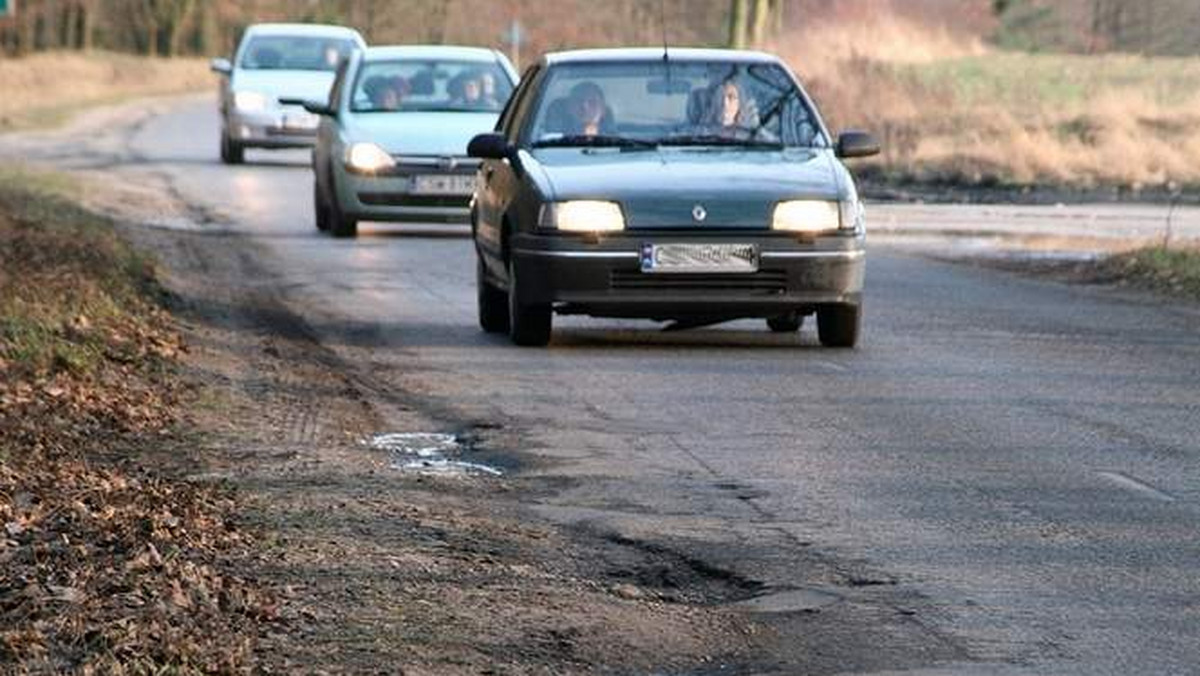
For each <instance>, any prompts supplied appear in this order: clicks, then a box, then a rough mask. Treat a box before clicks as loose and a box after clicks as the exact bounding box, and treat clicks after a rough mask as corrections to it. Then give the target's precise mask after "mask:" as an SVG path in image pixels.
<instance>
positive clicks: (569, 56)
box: [544, 47, 780, 65]
mask: <svg viewBox="0 0 1200 676" xmlns="http://www.w3.org/2000/svg"><path fill="white" fill-rule="evenodd" d="M662 58H663V48H662V47H617V48H607V49H573V50H570V51H563V52H551V53H549V54H546V55H545V57H544V60H545V62H546V64H548V65H555V64H560V63H618V62H622V61H661V60H662ZM667 58H668V59H669V60H671V61H674V62H686V61H697V62H708V61H724V62H729V61H736V62H744V63H780V61H779V57H777V56H775V55H773V54H768V53H766V52H759V51H754V50H748V49H701V48H695V47H668V48H667Z"/></svg>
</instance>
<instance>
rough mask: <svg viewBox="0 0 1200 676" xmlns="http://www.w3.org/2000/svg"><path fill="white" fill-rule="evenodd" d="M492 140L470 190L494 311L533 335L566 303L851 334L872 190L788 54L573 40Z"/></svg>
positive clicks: (866, 140) (493, 317)
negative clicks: (851, 167) (856, 175)
mask: <svg viewBox="0 0 1200 676" xmlns="http://www.w3.org/2000/svg"><path fill="white" fill-rule="evenodd" d="M496 129H497V131H496V132H494V133H491V134H482V135H479V136H476V137H475V138H474V139H472V141H471V144H470V146H469V148H468V153H469V154H470V155H471V156H473V157H478V158H482V159H483V162H482V163H481V164H480V167H479V174H478V181H477V188H476V192H475V196H474V199H473V201H472V205H471V225H472V232H473V234H474V240H475V246H476V251H477V253H478V261H477V275H478V281H477V284H478V295H479V322H480V324H481V325H482V327H483V329H484V330H486V331H492V332H504V331H507V332H508V334H509V335H510V337H511V338H512V340H513V341H514V342H515V343H517V344H519V345H545V344H547V343H548V342H549V341H550V337H551V325H552V320H553V316H554V314H555V313H559V314H586V315H592V316H598V317H635V318H646V319H653V320H657V321H663V322H671V323H672V324H671V327H673V328H688V327H696V326H704V325H708V324H714V323H718V322H724V321H730V320H735V319H745V318H756V317H757V318H763V319H765V320H766V323H767V326H768V327H769V328H770V330H772V331H797V330H799V329H800V327H801V324H802V322H803V319H804V317H805V316H807V315H812V314H815V315H816V319H817V334H818V337H819V338H820V341H821V343H822V344H824V345H827V346H834V347H853V346H854V345H855V344H856V343H857V342H858V337H859V327H860V324H861V320H862V288H863V271H864V267H865V258H864V256H865V249H864V244H865V224H864V215H863V207H862V204H861V202H860V201H859V199H858V194H857V191H856V189H855V185H854V179H853V178H852V177H851V175H850V172H848V171H847V170H846V168H845V167H844V166H843V165H842V162H841V158H848V157H860V156H865V155H871V154H875V153H877V152H879V147H878V145H877V144H876V142H875V141H874V139H872V138H871V136H870V135H868V134H865V133H862V132H846V133H843V134H842V135H841V136H840V137H838V138H837V139H836V140H834V139H832V138H831V137H830V135H829V132H828V131H827V130H826V128H825V125H824V123H823V122H822V121H821V118H820V116H819V115H818V114H817V112H816V109H815V107H814V106H813V103H812V100H811V99H810V98H809V97H808V95H807V94H806V93H805V92H804V89H803V88H802V87H801V86H800V83H799V82H798V81H797V80H796V78H795V76H794V75H793V74H792V73H791V71H789V70H788V68H787V67H786V66H785V65H784V64H783V63H782V62H781V61H780V60H779V59H777V58H775V57H773V56H770V55H768V54H763V53H759V52H744V51H725V50H697V49H671V50H669V51H664V50H663V49H610V50H587V51H573V52H561V53H557V54H549V55H547V56H545V57H544V58H543V59H542V60H541V61H540V62H539V63H538V64H536V65H534V66H532V67H530V68H529V70H527V71H526V73H525V76H524V77H523V78H522V80H521V84H520V86H519V87H518V89H517V90H516V92H515V93H514V94H513V96H512V98H511V99H510V100H509V102H508V105H507V107H506V108H505V110H504V112H503V113H502V114H501V116H500V119H499V121H498V123H497V126H496Z"/></svg>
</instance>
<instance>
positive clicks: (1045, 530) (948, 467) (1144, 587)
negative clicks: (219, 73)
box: [0, 97, 1200, 675]
mask: <svg viewBox="0 0 1200 676" xmlns="http://www.w3.org/2000/svg"><path fill="white" fill-rule="evenodd" d="M214 108H215V106H214V105H213V103H212V101H211V100H210V99H209V98H208V97H205V98H192V99H185V100H181V101H179V102H175V103H162V102H160V103H157V104H155V107H153V108H152V109H150V110H148V111H145V112H144V113H143V114H141V115H140V117H139V119H138V120H137V121H136V123H130V122H129V121H128V120H126V121H125V122H120V123H119V121H116V120H115V121H114V123H113V124H112V125H111V127H112V128H111V131H110V133H108V134H105V135H101V136H100V137H96V138H93V137H90V136H86V137H85V136H81V137H78V138H76V139H75V140H71V137H70V135H65V136H58V137H56V138H57V139H58V140H57V141H51V140H48V139H51V138H52V137H51V135H45V136H43V137H40V138H41V139H42V140H41V141H38V142H30V143H28V144H23V143H24V142H22V143H21V144H18V143H15V142H13V143H9V144H7V147H5V146H6V143H5V141H4V139H0V153H2V154H6V155H8V156H9V157H12V156H13V155H16V156H18V157H25V158H26V159H33V160H41V161H44V162H49V163H51V164H55V165H56V166H72V163H74V165H75V166H77V167H83V168H91V169H93V170H95V169H98V168H99V169H103V170H104V171H108V172H111V173H113V174H114V175H116V176H127V177H128V180H131V181H142V182H144V185H145V186H146V190H147V191H168V192H170V193H171V194H172V195H173V197H174V198H176V199H177V200H182V201H183V202H185V203H186V205H187V207H188V208H187V209H186V210H185V213H184V214H183V215H182V216H179V215H178V214H177V215H176V216H175V217H169V218H164V219H163V220H162V221H161V222H160V223H159V225H160V226H162V227H180V228H188V229H191V230H199V231H202V232H211V233H213V235H214V236H221V235H222V233H231V232H232V233H237V234H238V235H239V237H240V238H245V239H247V240H249V241H251V242H253V243H254V244H255V248H254V250H253V251H252V252H249V253H250V254H252V255H256V256H260V257H261V258H262V260H260V261H258V262H259V263H260V264H261V265H262V267H263V268H264V269H266V270H269V271H270V274H269V275H266V276H264V278H263V279H262V280H261V284H263V285H264V286H271V287H274V288H277V289H279V290H280V291H281V292H282V293H283V294H285V295H286V298H287V300H288V303H289V306H290V307H291V309H292V310H293V311H294V312H295V313H296V314H298V315H299V316H300V317H301V318H302V319H303V320H304V321H305V323H306V324H307V325H308V327H310V328H311V330H312V331H313V333H314V335H316V336H317V337H318V339H319V340H320V342H321V343H322V344H323V345H324V346H326V347H328V348H329V349H332V350H334V351H335V352H337V353H338V354H339V355H340V356H342V357H343V358H345V359H346V360H348V361H350V362H352V363H356V364H360V365H361V368H362V369H363V370H364V371H367V372H370V373H372V374H374V375H375V378H376V381H377V382H383V383H386V384H387V386H388V387H391V388H395V389H396V390H397V391H402V392H404V393H405V394H406V396H407V397H409V398H410V399H411V400H413V401H419V402H420V405H421V406H422V407H424V408H425V409H426V410H428V411H429V412H430V414H431V415H433V416H434V417H435V418H436V419H439V420H441V421H443V422H444V423H445V424H446V425H447V426H453V425H454V424H456V422H461V421H471V422H472V423H475V424H478V423H479V422H481V421H483V422H487V423H489V424H493V425H497V426H502V429H503V434H502V435H499V437H498V438H500V439H502V441H499V442H497V445H498V446H502V447H499V448H495V449H491V451H492V452H494V453H496V454H497V456H504V457H505V458H507V459H508V462H509V463H510V464H509V465H506V466H505V468H506V469H507V470H508V471H509V473H510V476H512V477H519V478H520V480H521V481H522V482H540V483H539V485H541V486H543V487H545V489H544V490H538V491H530V495H529V498H528V499H529V502H530V504H531V506H532V507H533V509H534V510H535V511H536V513H537V514H539V515H540V516H542V517H544V518H545V519H548V520H550V521H552V522H555V523H558V524H562V525H565V526H567V527H571V528H579V529H587V530H591V531H595V532H602V533H607V534H609V537H615V538H621V539H623V541H628V542H636V543H639V546H643V547H652V548H653V547H659V548H663V549H664V550H667V549H669V550H670V551H673V552H680V553H681V556H683V557H685V560H686V561H688V562H689V564H688V565H689V566H691V567H692V568H694V569H696V570H700V571H708V572H709V573H710V574H712V575H719V576H726V577H728V579H730V580H733V581H735V582H736V584H735V586H736V587H738V588H739V589H751V590H753V592H754V594H756V595H758V596H761V597H764V598H763V600H761V601H760V602H758V603H757V604H751V605H750V606H749V608H748V609H749V611H752V612H757V613H760V615H761V618H762V621H763V622H765V623H768V624H770V625H772V626H774V627H775V628H776V629H777V630H778V632H779V635H780V636H781V637H783V638H782V639H781V640H780V641H779V643H778V645H777V646H775V647H774V648H773V651H774V653H775V654H773V655H771V656H769V659H765V660H764V661H763V663H764V664H768V665H769V664H775V665H778V670H779V671H780V672H781V673H791V671H790V669H791V668H794V667H795V665H803V666H804V668H805V670H806V671H807V672H810V673H888V670H889V669H896V670H903V671H904V672H905V673H922V674H1081V675H1082V674H1088V675H1092V674H1114V675H1116V674H1134V673H1144V674H1184V673H1195V669H1196V665H1197V664H1200V629H1198V627H1200V574H1198V572H1197V562H1198V561H1200V520H1198V519H1197V517H1198V516H1200V509H1198V507H1200V441H1198V438H1200V307H1196V306H1194V305H1188V304H1182V303H1178V302H1170V303H1168V302H1165V301H1163V300H1161V299H1158V298H1155V297H1153V296H1149V295H1145V294H1140V293H1130V292H1128V291H1116V290H1113V289H1109V288H1102V287H1092V286H1079V285H1067V284H1060V283H1055V282H1049V281H1044V280H1038V279H1030V278H1023V277H1020V276H1016V275H1013V274H1010V273H1005V272H999V271H995V270H989V269H986V268H979V267H973V266H964V265H957V264H953V263H947V262H939V261H934V260H931V259H930V258H927V257H924V256H922V255H920V252H919V250H917V249H916V248H915V247H913V246H911V245H906V246H898V245H896V242H895V241H893V239H892V238H886V239H885V238H879V241H878V242H873V246H872V248H871V250H870V253H869V256H868V271H867V289H866V297H865V324H864V331H865V333H864V340H863V342H862V345H861V347H860V349H858V350H855V351H840V350H828V349H823V348H821V347H819V345H818V343H817V341H816V336H815V331H814V328H813V326H812V324H811V323H808V324H806V325H805V327H804V329H803V330H802V331H801V333H800V334H799V335H798V336H786V335H784V336H781V335H775V334H771V333H768V332H767V331H766V330H765V327H764V326H762V325H761V322H753V321H744V322H735V323H731V324H726V325H721V326H718V327H712V328H708V329H703V330H694V331H687V332H679V333H662V332H660V331H658V330H657V327H656V325H654V324H652V323H639V322H626V321H615V320H594V319H588V318H574V317H571V318H558V319H557V320H556V333H555V336H554V340H553V343H552V344H551V346H550V347H549V348H548V349H545V350H531V349H520V348H515V347H512V346H510V345H509V344H508V343H507V342H506V341H505V340H504V339H501V338H497V337H493V336H488V335H485V334H483V333H482V332H481V331H480V330H479V329H478V326H477V323H476V319H475V295H474V294H475V292H474V268H473V259H472V256H473V254H472V251H471V243H470V240H469V239H468V238H467V237H466V236H465V232H464V231H463V230H462V229H456V228H447V227H440V226H439V227H434V226H431V227H413V226H379V227H376V226H373V225H371V224H366V225H364V226H363V227H362V228H361V232H362V235H361V236H360V238H359V239H357V240H355V241H335V240H332V239H330V238H328V237H325V236H323V235H321V234H319V233H318V232H317V231H316V230H315V229H314V227H313V225H312V214H311V187H310V186H311V174H310V172H309V169H308V167H307V155H306V154H305V153H304V152H284V153H266V152H263V153H256V152H254V151H251V152H250V153H249V154H248V164H247V165H246V166H242V167H235V168H230V167H225V166H222V165H220V164H219V162H218V159H217V117H216V114H215V110H214ZM64 139H66V140H65V141H64ZM39 143H41V145H39ZM50 148H53V150H51V149H50ZM122 172H125V173H122ZM981 209H985V211H982V212H980V213H979V214H977V215H976V216H974V217H973V216H972V214H971V212H970V208H969V207H954V209H953V210H948V211H942V210H940V209H939V208H938V207H936V206H931V205H924V206H922V207H920V208H897V207H887V206H878V207H874V208H872V210H871V212H870V213H871V215H872V217H875V218H878V219H880V222H881V223H886V224H887V226H886V228H885V229H887V230H889V231H895V230H897V229H900V230H904V222H905V220H911V221H912V228H911V231H913V232H918V233H924V232H925V230H926V229H927V228H928V227H933V226H932V225H930V224H936V222H938V220H939V219H943V220H952V221H953V222H954V223H962V222H966V223H968V224H969V223H971V222H972V218H975V219H976V220H977V221H978V222H980V223H983V224H984V226H978V227H974V226H969V225H968V226H963V228H964V231H965V232H970V233H976V232H978V231H980V230H986V231H987V232H992V231H994V230H995V229H996V228H1004V227H1006V224H1008V223H1019V225H1020V229H1021V234H1023V235H1024V234H1028V233H1027V232H1025V231H1026V230H1028V229H1030V228H1033V229H1035V230H1036V229H1037V224H1038V223H1043V224H1044V227H1045V228H1046V229H1053V228H1054V227H1055V224H1056V223H1058V224H1061V223H1062V218H1063V216H1062V212H1061V211H1058V212H1055V211H1054V208H1053V207H1048V208H1044V209H1046V210H1045V211H1038V209H1036V208H1027V209H1022V210H1021V211H1020V214H1021V215H1020V216H1019V217H1017V216H1015V215H1013V214H1009V217H1007V218H1006V217H1005V216H1004V214H1005V211H1004V210H1003V209H997V208H994V207H993V208H981ZM1088 209H1089V208H1088V207H1073V208H1072V209H1071V211H1070V214H1071V223H1072V225H1071V227H1072V228H1078V227H1080V225H1079V224H1080V223H1087V222H1089V220H1088V219H1089V217H1088ZM1092 212H1093V216H1092V220H1091V221H1090V222H1099V223H1112V224H1114V228H1115V231H1116V232H1117V233H1118V236H1120V237H1124V236H1126V235H1128V234H1129V232H1128V231H1126V230H1123V229H1122V227H1123V226H1122V224H1123V223H1126V222H1137V223H1149V224H1150V225H1147V226H1145V227H1146V228H1149V229H1150V230H1153V223H1154V222H1156V221H1155V219H1156V218H1157V217H1156V216H1153V215H1151V216H1145V214H1146V213H1147V208H1145V207H1132V208H1130V210H1128V211H1123V210H1122V208H1121V207H1117V206H1104V207H1095V208H1093V209H1092ZM1014 213H1015V212H1014ZM997 214H999V215H997ZM1039 214H1041V215H1042V218H1041V220H1040V221H1039V220H1038V218H1039ZM1055 214H1057V216H1056V215H1055ZM1123 215H1124V216H1123ZM1126 216H1127V217H1128V218H1125V217H1126ZM1179 218H1180V219H1181V221H1180V222H1181V223H1184V224H1185V225H1183V226H1180V227H1182V228H1184V231H1185V232H1186V228H1187V227H1190V226H1187V225H1186V224H1187V223H1189V222H1191V219H1195V218H1196V212H1194V211H1192V210H1189V209H1184V210H1181V212H1180V217H1179ZM922 219H925V220H922ZM985 226H986V227H985ZM1137 227H1142V226H1137ZM1038 234H1041V231H1038ZM1051 234H1053V233H1051ZM1065 234H1080V233H1065ZM1082 234H1083V235H1085V236H1088V237H1091V236H1092V235H1095V234H1097V233H1095V232H1090V231H1085V232H1083V233H1082ZM1101 234H1102V233H1101ZM1146 236H1148V237H1149V236H1153V233H1152V232H1150V233H1149V234H1146ZM234 241H238V240H234V239H231V242H234ZM380 431H381V432H384V431H393V430H380ZM498 480H499V481H505V480H507V479H498ZM665 574H669V571H667V573H665ZM740 602H741V603H745V600H744V599H741V600H740Z"/></svg>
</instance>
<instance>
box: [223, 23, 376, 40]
mask: <svg viewBox="0 0 1200 676" xmlns="http://www.w3.org/2000/svg"><path fill="white" fill-rule="evenodd" d="M246 33H247V34H251V33H253V34H254V35H296V36H314V37H338V38H351V39H353V40H357V41H360V42H362V41H363V39H362V35H360V34H359V32H358V31H356V30H354V29H353V28H347V27H346V26H334V25H332V24H321V23H256V24H253V25H251V26H250V27H248V28H247V29H246Z"/></svg>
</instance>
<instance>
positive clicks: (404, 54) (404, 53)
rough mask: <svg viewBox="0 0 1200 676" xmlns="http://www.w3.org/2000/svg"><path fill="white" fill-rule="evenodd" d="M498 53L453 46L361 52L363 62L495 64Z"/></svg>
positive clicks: (380, 48) (377, 49)
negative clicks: (407, 60)
mask: <svg viewBox="0 0 1200 676" xmlns="http://www.w3.org/2000/svg"><path fill="white" fill-rule="evenodd" d="M497 55H498V52H496V51H495V50H493V49H487V48H485V47H458V46H454V45H390V46H379V47H368V48H366V49H365V50H363V60H365V61H386V60H388V59H413V58H421V59H455V60H461V61H487V62H489V63H490V62H495V61H496V60H497Z"/></svg>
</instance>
